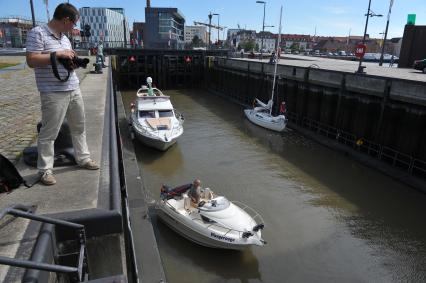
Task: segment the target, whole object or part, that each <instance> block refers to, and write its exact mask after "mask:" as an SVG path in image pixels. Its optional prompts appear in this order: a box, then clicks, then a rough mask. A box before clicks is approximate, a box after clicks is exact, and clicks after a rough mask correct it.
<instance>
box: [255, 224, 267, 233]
mask: <svg viewBox="0 0 426 283" xmlns="http://www.w3.org/2000/svg"><path fill="white" fill-rule="evenodd" d="M263 228H265V224H263V223H260V224H257V225H256V226H254V227H253V231H254V232H257V231H259V230H263Z"/></svg>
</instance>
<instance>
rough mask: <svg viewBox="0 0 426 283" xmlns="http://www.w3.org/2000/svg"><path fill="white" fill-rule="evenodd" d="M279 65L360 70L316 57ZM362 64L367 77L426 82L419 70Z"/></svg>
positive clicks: (284, 59) (287, 60)
mask: <svg viewBox="0 0 426 283" xmlns="http://www.w3.org/2000/svg"><path fill="white" fill-rule="evenodd" d="M236 59H238V58H236ZM240 60H250V61H254V62H263V63H267V62H268V61H269V59H263V60H259V59H247V58H244V59H242V58H241V59H240ZM279 64H280V65H290V66H297V67H306V68H307V67H311V68H318V69H323V70H330V71H340V72H345V73H355V71H356V70H358V65H359V62H358V61H348V60H338V59H332V58H323V57H315V56H302V55H292V54H285V55H282V56H281V59H280V61H279ZM362 64H363V66H366V68H365V69H364V71H365V73H366V75H371V76H379V77H387V78H395V79H403V80H412V81H419V82H426V75H425V74H423V73H422V72H421V71H418V70H414V69H406V68H397V67H396V64H395V65H394V66H393V67H389V64H386V63H384V64H383V66H379V63H372V62H363V63H362Z"/></svg>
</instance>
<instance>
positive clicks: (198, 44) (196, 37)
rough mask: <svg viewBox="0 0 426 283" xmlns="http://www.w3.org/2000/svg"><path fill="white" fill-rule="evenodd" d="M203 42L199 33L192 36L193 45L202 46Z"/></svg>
mask: <svg viewBox="0 0 426 283" xmlns="http://www.w3.org/2000/svg"><path fill="white" fill-rule="evenodd" d="M202 44H203V41H202V40H201V39H200V38H199V37H198V35H194V37H193V38H192V46H193V47H200V45H202Z"/></svg>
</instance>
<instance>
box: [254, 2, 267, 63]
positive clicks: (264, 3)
mask: <svg viewBox="0 0 426 283" xmlns="http://www.w3.org/2000/svg"><path fill="white" fill-rule="evenodd" d="M256 3H259V4H263V24H262V36H261V39H262V43H261V44H260V60H262V57H263V56H262V51H263V37H264V36H265V9H266V2H265V1H256Z"/></svg>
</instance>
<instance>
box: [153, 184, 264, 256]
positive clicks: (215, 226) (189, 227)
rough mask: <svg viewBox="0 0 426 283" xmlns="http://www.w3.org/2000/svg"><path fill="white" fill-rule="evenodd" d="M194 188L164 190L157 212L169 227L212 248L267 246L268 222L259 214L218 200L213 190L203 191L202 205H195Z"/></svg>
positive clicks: (221, 199) (225, 199)
mask: <svg viewBox="0 0 426 283" xmlns="http://www.w3.org/2000/svg"><path fill="white" fill-rule="evenodd" d="M190 187H191V184H188V185H183V186H180V187H177V188H174V189H170V188H168V187H166V186H163V187H162V188H161V200H160V201H158V203H157V205H156V211H157V215H158V216H159V218H160V220H162V221H163V222H164V223H165V224H166V225H168V226H169V227H170V228H172V229H173V230H175V231H176V232H177V233H179V234H180V235H182V236H183V237H185V238H187V239H189V240H191V241H193V242H195V243H197V244H200V245H202V246H206V247H210V248H219V249H232V250H242V249H244V248H247V247H250V246H253V245H256V246H263V245H265V244H266V242H265V241H264V240H263V239H262V233H261V230H262V229H263V228H264V222H263V219H262V217H261V216H260V215H259V213H257V212H256V211H255V210H253V209H252V208H250V207H248V206H247V205H245V204H243V203H241V202H238V201H229V200H228V199H227V198H226V197H224V196H218V195H216V194H215V193H214V192H213V191H212V190H210V189H209V188H205V189H203V191H202V194H201V201H200V202H199V203H198V204H195V203H193V201H192V200H191V198H190V197H189V196H188V190H189V188H190Z"/></svg>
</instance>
